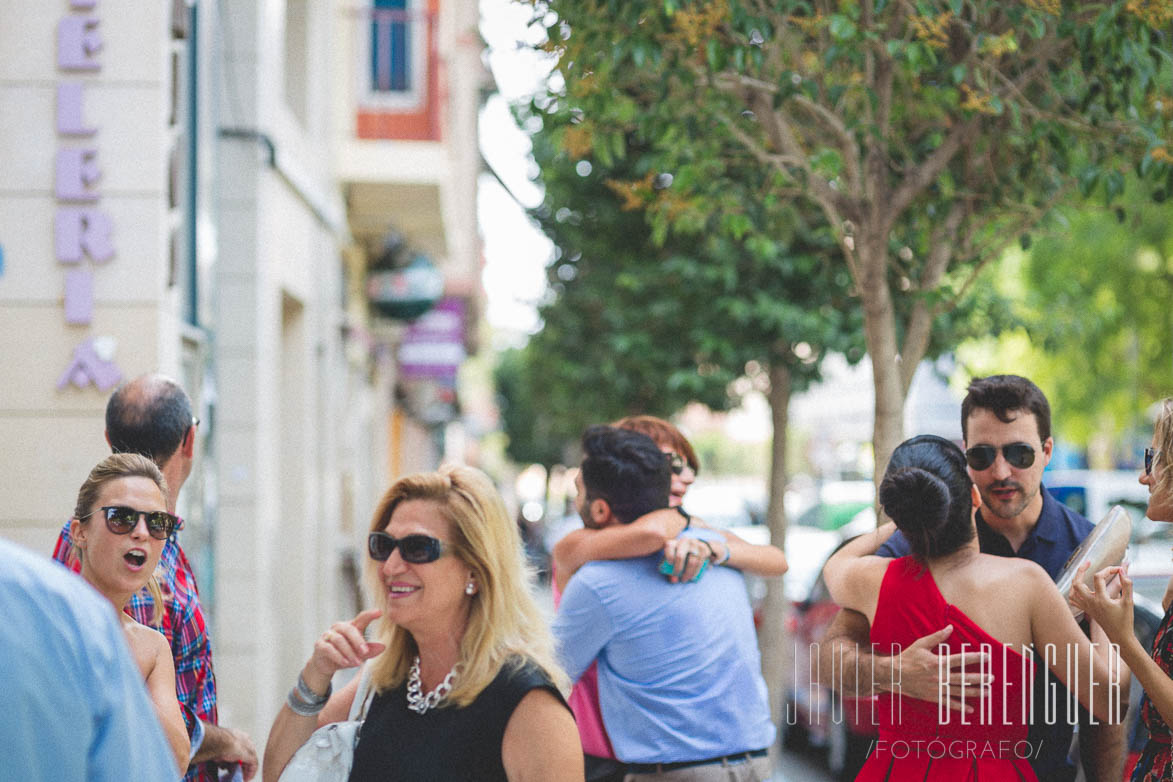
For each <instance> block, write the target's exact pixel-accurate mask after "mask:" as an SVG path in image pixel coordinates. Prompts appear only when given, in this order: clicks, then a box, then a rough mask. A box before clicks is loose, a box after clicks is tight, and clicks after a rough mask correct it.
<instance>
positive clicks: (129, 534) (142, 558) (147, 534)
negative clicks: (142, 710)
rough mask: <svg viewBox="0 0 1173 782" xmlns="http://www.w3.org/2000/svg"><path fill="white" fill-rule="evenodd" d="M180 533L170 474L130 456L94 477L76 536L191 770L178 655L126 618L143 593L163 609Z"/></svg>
mask: <svg viewBox="0 0 1173 782" xmlns="http://www.w3.org/2000/svg"><path fill="white" fill-rule="evenodd" d="M178 526H179V519H178V517H176V516H174V515H172V514H170V513H168V512H167V484H166V482H165V481H164V479H163V473H161V472H160V471H159V468H158V467H157V466H155V463H154V462H152V461H151V460H150V459H147V458H146V457H144V456H139V455H138V454H126V453H123V454H114V455H113V456H108V457H106V458H105V459H103V460H102V461H101V462H99V463H98V465H97V466H96V467H94V469H93V470H91V471H90V474H89V477H88V478H86V481H85V483H83V484H82V486H81V489H80V490H78V494H77V505H76V506H75V508H74V511H73V519H72V521H71V523H70V534H71V536H72V538H73V541H74V547H75V549H76V550H77V552H78V557H79V558H80V560H81V576H82V578H84V579H85V580H86V581H88V582H89V583H90V585H91V586H93V587H94V588H95V589H97V590H98V592H100V593H101V594H102V595H103V596H104V597H105V598H106V599H107V600H109V601H110V602H111V603H112V604H113V606H114V608H115V609H116V610H117V611H118V618H119V621H120V622H121V623H122V631H123V633H124V634H125V635H126V640H127V643H128V644H129V645H130V650H131V652H132V653H133V654H134V659H135V662H136V663H137V664H138V667H139V670H140V671H141V672H142V675H143V679H144V680H145V681H146V684H147V691H148V692H149V693H150V696H151V701H152V703H153V704H154V707H155V713H156V715H157V716H158V718H159V722H160V724H161V725H162V726H163V733H164V735H165V736H166V737H167V741H168V743H169V744H170V745H171V750H172V752H173V753H174V754H175V762H176V765H177V766H178V767H179V768H187V764H188V757H189V754H190V751H191V742H190V740H189V738H188V735H187V727H186V726H185V724H184V721H183V715H182V713H181V712H180V710H179V701H178V700H177V699H176V695H175V663H174V662H173V660H172V658H171V649H170V647H168V645H167V639H166V638H164V637H163V634H162V633H161V632H159V631H158V629H156V628H154V627H148V626H147V625H143V624H139V623H138V622H136V621H135V620H134V619H132V618H131V617H130V616H129V615H128V614H127V613H126V612H125V608H126V606H127V604H128V603H129V602H130V598H131V597H132V596H133V595H134V594H135V593H136V592H138V591H139V590H141V589H142V588H143V587H147V589H149V590H150V591H151V596H152V598H154V603H155V605H156V606H158V605H161V604H162V595H160V594H159V585H158V583H157V582H156V581H155V577H154V575H153V574H154V572H155V566H156V565H158V564H159V556H160V555H161V554H162V552H163V543H164V542H165V541H166V540H167V538H168V536H169V535H170V534H171V533H172V532H174V531H175V530H176V529H177V528H178ZM128 762H130V761H129V760H128Z"/></svg>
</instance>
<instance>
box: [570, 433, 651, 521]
mask: <svg viewBox="0 0 1173 782" xmlns="http://www.w3.org/2000/svg"><path fill="white" fill-rule="evenodd" d="M582 452H583V460H582V483H583V486H584V487H585V488H586V499H587V502H590V501H592V500H597V499H602V500H606V501H607V504H608V505H610V506H611V512H612V513H613V514H615V518H617V519H619V521H621V522H623V523H624V524H630V523H631V522H633V521H635V520H636V519H638V518H639V517H640V516H642V515H644V514H645V513H650V512H651V511H654V510H656V509H658V508H665V507H667V506H668V491H669V488H670V487H671V485H672V468H671V467H670V465H669V462H668V459H667V458H666V457H665V456H664V454H663V453H662V452H661V451H660V448H659V446H657V445H656V443H655V442H654V441H653V440H652V438H650V437H648V436H647V435H646V434H641V433H640V432H633V431H630V430H627V429H616V428H615V427H613V426H592V427H591V428H590V429H587V430H586V432H585V433H584V434H583V436H582Z"/></svg>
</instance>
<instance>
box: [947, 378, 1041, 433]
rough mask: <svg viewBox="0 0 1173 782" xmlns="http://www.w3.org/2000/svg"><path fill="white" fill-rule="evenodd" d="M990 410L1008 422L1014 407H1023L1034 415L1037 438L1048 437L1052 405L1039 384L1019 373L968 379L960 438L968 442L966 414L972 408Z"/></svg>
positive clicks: (963, 401) (967, 416)
mask: <svg viewBox="0 0 1173 782" xmlns="http://www.w3.org/2000/svg"><path fill="white" fill-rule="evenodd" d="M977 409H982V410H989V411H990V412H991V413H993V414H994V415H996V416H998V420H999V421H1001V422H1003V423H1007V424H1008V423H1010V422H1011V421H1012V420H1014V418H1013V417H1012V416H1011V415H1010V414H1011V413H1012V412H1014V411H1015V410H1025V411H1026V412H1028V413H1031V414H1033V415H1034V417H1035V421H1036V422H1037V423H1038V426H1039V441H1040V442H1044V443H1045V442H1046V441H1047V438H1048V437H1050V436H1051V405H1050V403H1049V402H1047V397H1046V396H1045V395H1044V394H1043V392H1042V391H1041V390H1039V387H1038V386H1036V385H1035V384H1034V383H1032V382H1030V381H1029V380H1027V379H1026V378H1025V377H1020V376H1019V375H990V376H989V377H975V378H974V379H973V380H971V381H969V389H968V393H967V394H966V395H965V399H963V400H962V401H961V437H962V439H964V440H965V442H967V443H968V442H969V431H968V424H969V416H970V413H972V412H973V411H974V410H977Z"/></svg>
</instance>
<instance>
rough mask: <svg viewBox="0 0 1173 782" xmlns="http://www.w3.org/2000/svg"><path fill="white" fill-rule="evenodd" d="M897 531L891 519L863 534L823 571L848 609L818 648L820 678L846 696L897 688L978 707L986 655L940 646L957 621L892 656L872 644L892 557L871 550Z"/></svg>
mask: <svg viewBox="0 0 1173 782" xmlns="http://www.w3.org/2000/svg"><path fill="white" fill-rule="evenodd" d="M894 529H895V525H894V524H891V523H889V524H885V525H883V526H882V527H880V528H879V529H878V530H876V531H875V532H873V533H868V534H865V535H860V536H859V537H858V538H856V539H855V540H853V541H851V542H850V543H848V544H846V545H845V546H843V547H842V548H841V549H839V551H837V552H836V553H835V554H833V555H832V556H831V558H830V559H829V560H828V561H827V564H826V566H825V568H824V569H823V579H824V581H826V583H827V588H828V590H829V591H830V592H831V597H832V599H834V600H835V602H836V603H838V604H839V605H840V606H843V610H842V611H840V612H839V614H838V615H837V616H836V617H835V620H834V621H833V622H832V623H831V626H830V627H829V628H828V629H827V633H826V635H825V636H824V637H823V640H822V642H821V644H820V646H819V682H820V683H821V684H822V685H823V686H826V687H830V688H831V689H834V690H836V691H837V692H839V693H840V695H844V696H847V697H866V696H870V695H875V694H878V693H880V692H892V693H898V694H901V695H905V696H908V697H910V698H919V699H921V700H926V701H931V702H933V703H945V704H947V705H948V706H949V708H951V709H955V710H964V711H966V712H970V711H973V706H972V704H973V703H976V702H977V700H978V699H979V698H980V697H981V693H982V690H981V687H982V675H981V674H980V671H981V663H982V660H983V658H984V657H985V654H984V653H982V652H963V653H959V654H951V655H948V656H946V657H943V658H942V657H941V656H940V655H938V654H937V653H936V649H937V647H938V646H939V645H940V644H942V643H944V642H945V640H946V639H947V638H948V637H949V636H950V635H951V634H952V633H953V626H952V625H946V626H945V627H943V628H941V629H940V630H937V631H935V632H933V633H930V634H928V635H926V636H923V637H921V638H919V639H917V640H916V641H915V642H913V643H912V644H911V645H909V646H907V647H905V648H904V649H902V650H896V653H895V654H891V655H888V654H885V651H887V650H883V649H873V648H872V647H871V646H870V645H869V637H868V622H869V619H868V616H869V615H874V614H875V608H876V603H877V600H878V597H879V591H880V584H881V583H882V581H883V577H884V573H885V572H886V570H887V567H888V560H886V559H883V558H880V557H875V556H872V554H873V553H874V552H875V551H876V550H877V549H878V548H879V547H880V546H881V545H882V544H883V543H884V541H886V540H887V539H888V537H889V536H891V534H892V532H893V531H894ZM942 671H948V676H947V678H946V679H945V680H944V681H942V680H941V678H940V676H941V672H942ZM946 684H947V685H948V686H945V685H946ZM966 701H968V703H967V702H966Z"/></svg>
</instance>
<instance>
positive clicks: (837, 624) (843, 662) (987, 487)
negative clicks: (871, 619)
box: [819, 375, 1125, 782]
mask: <svg viewBox="0 0 1173 782" xmlns="http://www.w3.org/2000/svg"><path fill="white" fill-rule="evenodd" d="M961 434H962V439H963V441H964V443H965V449H966V451H965V456H966V462H967V463H968V465H969V474H970V477H971V478H972V479H973V482H974V485H976V486H977V488H978V491H979V493H980V494H981V498H982V506H981V508H979V509H978V512H977V519H976V523H977V534H978V544H979V546H980V548H981V550H982V552H983V553H985V554H996V555H998V556H1004V557H1024V558H1026V559H1029V560H1032V561H1034V562H1037V563H1038V564H1039V565H1041V566H1042V567H1043V569H1044V570H1046V571H1047V574H1048V575H1050V576H1051V578H1052V579H1054V578H1056V577H1057V576H1058V575H1059V573H1060V571H1062V570H1063V565H1064V564H1065V563H1066V562H1067V559H1068V558H1069V557H1070V556H1071V553H1072V552H1073V551H1074V550H1075V548H1076V547H1077V546H1078V545H1079V544H1080V542H1082V541H1083V539H1084V538H1085V537H1087V535H1088V533H1090V532H1091V530H1092V526H1093V525H1092V524H1091V522H1089V521H1088V520H1087V519H1085V518H1084V517H1083V516H1081V515H1079V514H1078V513H1075V512H1074V511H1072V510H1070V509H1069V508H1067V506H1065V505H1063V504H1062V503H1060V502H1058V501H1057V500H1055V499H1054V498H1053V497H1052V496H1051V495H1050V493H1048V492H1047V491H1046V490H1045V489H1044V488H1043V485H1042V476H1043V469H1044V468H1045V467H1046V466H1047V463H1048V462H1050V461H1051V453H1052V450H1053V448H1054V440H1053V439H1052V438H1051V407H1050V405H1049V404H1048V402H1047V398H1046V396H1044V395H1043V392H1042V391H1041V390H1039V388H1038V386H1036V385H1035V384H1034V383H1032V382H1031V381H1029V380H1027V379H1026V378H1024V377H1019V376H1018V375H991V376H990V377H984V378H975V379H974V380H973V381H972V382H970V384H969V389H968V393H967V394H966V396H965V399H964V401H962V403H961ZM876 553H877V554H879V555H881V556H886V557H901V556H905V555H907V554H909V553H911V549H910V548H909V546H908V543H907V541H906V540H905V539H904V536H903V535H902V534H901V533H900V532H899V531H897V532H896V533H894V534H893V535H892V537H891V538H889V539H888V541H887V542H886V543H885V544H884V545H883V546H881V547H880V549H879V551H877V552H876ZM949 632H950V631H949V630H948V629H942V630H940V631H938V632H936V633H933V634H932V635H928V636H925V637H924V638H922V639H920V640H918V641H917V642H916V643H915V644H913V645H912V646H909V647H908V648H907V649H905V650H904V651H902V652H901V653H900V654H898V655H894V656H891V657H885V656H881V655H879V654H876V655H872V654H870V653H869V652H868V651H867V648H866V645H867V643H868V621H867V618H866V617H864V616H863V615H862V614H859V613H857V612H855V611H848V610H844V611H840V612H839V614H838V616H837V617H836V618H835V620H834V622H833V623H832V625H831V626H830V627H829V628H828V630H827V634H826V635H825V636H824V638H823V643H822V645H821V647H820V654H821V658H822V659H821V665H820V671H819V673H820V678H821V679H822V683H823V684H824V685H825V686H829V687H832V688H834V689H837V690H839V691H840V692H841V693H843V694H845V695H868V694H871V693H872V692H877V691H880V690H884V689H890V690H894V689H899V691H900V692H902V693H903V694H905V695H908V696H911V697H915V698H922V699H924V700H930V701H940V700H941V693H940V691H939V684H938V673H937V671H938V662H939V661H938V658H937V655H936V654H935V653H934V652H933V651H932V650H933V649H935V648H936V646H937V645H938V644H939V643H941V642H942V641H943V640H944V639H945V638H946V637H948V635H949ZM977 657H980V655H973V656H963V655H953V656H952V657H951V658H950V660H949V661H948V667H949V668H950V669H951V670H953V672H952V674H951V676H950V685H951V687H953V688H954V690H953V692H954V693H956V692H957V691H958V689H961V688H963V687H966V686H967V685H968V686H969V689H967V690H966V699H967V700H971V701H972V700H973V699H975V698H976V697H980V690H979V689H978V688H977V687H976V674H977V671H978V664H977V662H976V658H977ZM1036 662H1037V663H1038V664H1039V665H1038V675H1036V677H1035V682H1036V686H1035V708H1036V712H1035V713H1036V719H1035V721H1034V723H1033V724H1032V725H1031V732H1030V741H1031V744H1032V746H1033V748H1034V750H1033V752H1032V755H1031V758H1030V763H1031V766H1032V767H1033V768H1034V770H1035V773H1036V774H1037V775H1038V777H1039V779H1041V780H1048V782H1051V781H1052V780H1053V781H1054V782H1066V781H1067V780H1072V779H1074V778H1075V773H1076V769H1075V766H1074V765H1072V764H1070V763H1068V761H1067V756H1068V753H1069V749H1070V746H1071V736H1072V733H1073V728H1072V725H1071V723H1072V722H1073V721H1075V720H1076V719H1077V715H1075V714H1072V715H1070V716H1069V715H1067V714H1066V713H1065V708H1066V707H1064V706H1059V707H1058V713H1057V715H1052V716H1053V717H1054V719H1053V720H1052V724H1047V721H1046V720H1044V719H1043V716H1042V715H1043V713H1044V709H1043V704H1044V703H1045V702H1046V701H1044V700H1043V699H1044V697H1048V698H1049V699H1050V702H1052V703H1056V704H1063V703H1067V702H1068V700H1069V699H1068V698H1067V697H1066V691H1064V690H1063V689H1062V685H1060V684H1058V682H1057V681H1055V680H1053V679H1050V677H1046V676H1043V675H1042V673H1043V672H1044V671H1046V666H1045V665H1044V664H1043V661H1042V658H1041V657H1036ZM958 666H963V667H962V668H961V669H960V670H959V669H958ZM1048 680H1049V681H1048ZM893 682H898V687H896V686H893V685H892V683H893ZM995 686H996V685H995ZM1048 687H1050V688H1051V689H1050V690H1048ZM1056 687H1057V688H1059V689H1058V690H1057V691H1056V690H1055V689H1054V688H1056ZM1048 692H1050V693H1051V694H1049V695H1048ZM1079 711H1080V714H1079V715H1078V721H1079V723H1080V734H1081V736H1083V737H1084V740H1083V741H1082V742H1081V744H1080V754H1081V755H1082V758H1081V759H1082V761H1083V764H1084V767H1085V774H1086V777H1087V778H1088V779H1112V780H1115V779H1119V778H1120V775H1121V772H1122V769H1123V764H1124V749H1125V735H1124V726H1123V725H1107V724H1098V725H1095V724H1091V723H1090V722H1089V716H1088V714H1087V712H1086V711H1085V710H1083V709H1080V710H1079Z"/></svg>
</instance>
